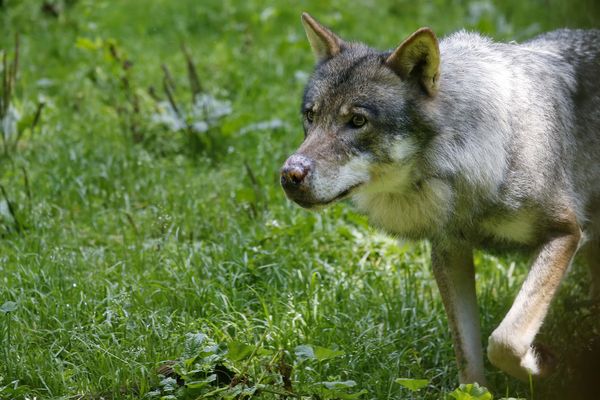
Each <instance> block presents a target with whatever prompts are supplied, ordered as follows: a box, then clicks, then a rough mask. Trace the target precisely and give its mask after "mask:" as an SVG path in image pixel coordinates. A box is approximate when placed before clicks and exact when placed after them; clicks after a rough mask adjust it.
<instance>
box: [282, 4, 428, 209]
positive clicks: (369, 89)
mask: <svg viewBox="0 0 600 400" xmlns="http://www.w3.org/2000/svg"><path fill="white" fill-rule="evenodd" d="M302 23H303V25H304V28H305V30H306V34H307V36H308V40H309V42H310V45H311V47H312V50H313V52H314V54H315V56H316V58H317V66H316V68H315V71H314V73H313V75H312V77H311V79H310V82H309V83H308V85H307V87H306V90H305V93H304V99H303V103H302V115H303V121H304V132H305V139H304V142H303V143H302V145H301V146H300V148H299V149H298V150H297V151H296V153H295V154H293V155H292V156H291V157H289V158H288V159H287V161H286V162H285V164H284V166H283V168H282V169H281V184H282V186H283V188H284V189H285V192H286V194H287V196H288V197H289V198H290V199H292V200H293V201H295V202H296V203H298V204H300V205H301V206H303V207H306V208H317V207H319V206H324V205H327V204H330V203H332V202H335V201H337V200H340V199H342V198H345V197H347V196H350V195H354V194H358V193H361V192H364V191H378V190H402V187H401V186H402V185H406V184H411V183H412V184H414V183H416V182H417V181H418V171H417V168H415V162H416V161H415V160H416V159H417V158H418V154H419V151H420V149H421V148H422V146H423V145H424V142H426V141H427V140H428V136H429V132H428V129H427V126H426V124H425V123H424V122H423V120H424V119H423V117H422V116H421V115H420V114H421V111H420V110H422V109H423V108H424V107H425V108H426V107H427V102H428V101H429V100H430V99H432V98H433V97H434V96H435V95H436V91H437V84H438V76H439V58H440V57H439V49H438V43H437V39H436V37H435V35H434V34H433V32H432V31H431V30H429V29H427V28H422V29H420V30H418V31H417V32H415V33H413V34H412V35H411V36H410V37H409V38H408V39H406V40H405V41H404V42H402V43H401V44H400V46H398V48H396V49H395V50H394V51H392V52H383V53H382V52H378V51H376V50H373V49H371V48H369V47H367V46H365V45H362V44H358V43H349V42H345V41H343V40H342V39H340V38H339V37H338V36H337V35H335V34H334V33H332V32H331V31H330V30H329V29H327V28H326V27H324V26H322V25H320V24H319V23H318V22H317V21H315V20H314V19H313V18H312V17H311V16H310V15H308V14H306V13H305V14H303V15H302ZM390 180H391V181H390ZM384 182H385V185H384ZM390 185H391V186H396V187H392V188H390ZM382 186H385V189H383V187H382Z"/></svg>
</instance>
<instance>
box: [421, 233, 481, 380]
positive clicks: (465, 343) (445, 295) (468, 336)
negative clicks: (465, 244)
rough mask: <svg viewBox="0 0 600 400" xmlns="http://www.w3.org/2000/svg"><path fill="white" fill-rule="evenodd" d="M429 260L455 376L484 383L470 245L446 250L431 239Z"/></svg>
mask: <svg viewBox="0 0 600 400" xmlns="http://www.w3.org/2000/svg"><path fill="white" fill-rule="evenodd" d="M431 263H432V267H433V273H434V276H435V280H436V282H437V285H438V288H439V290H440V294H441V296H442V301H443V303H444V308H445V309H446V314H447V315H448V323H449V325H450V331H451V334H452V339H453V342H454V352H455V354H456V361H457V363H458V369H459V380H460V382H461V383H473V382H477V383H479V384H482V385H485V376H484V372H483V351H482V345H481V332H480V328H479V310H478V307H477V295H476V293H475V269H474V267H473V252H472V249H471V248H460V247H458V246H457V247H452V249H451V250H446V247H445V246H441V245H438V244H436V243H433V245H432V250H431Z"/></svg>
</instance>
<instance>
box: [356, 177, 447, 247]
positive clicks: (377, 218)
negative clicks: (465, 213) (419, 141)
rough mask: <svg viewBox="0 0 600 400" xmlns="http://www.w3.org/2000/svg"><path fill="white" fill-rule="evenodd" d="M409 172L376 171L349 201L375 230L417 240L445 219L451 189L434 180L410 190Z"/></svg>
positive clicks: (433, 229) (432, 230) (435, 228)
mask: <svg viewBox="0 0 600 400" xmlns="http://www.w3.org/2000/svg"><path fill="white" fill-rule="evenodd" d="M410 170H411V168H410V167H409V166H406V168H402V169H401V170H400V171H399V170H397V169H395V170H394V171H393V172H389V171H380V174H378V175H379V176H375V177H374V178H373V180H372V181H371V182H370V183H369V184H368V185H367V186H366V187H365V188H363V189H362V190H360V191H359V192H357V193H356V194H355V195H354V196H353V197H352V200H353V201H354V203H355V204H356V206H357V207H358V208H359V209H360V210H361V211H362V212H364V213H366V214H367V215H368V216H369V218H370V221H371V223H373V224H374V225H375V226H377V227H380V228H382V229H384V230H385V231H387V232H389V233H392V234H397V235H401V236H406V237H420V236H423V235H425V234H428V233H431V232H435V231H436V230H437V228H440V227H441V226H442V224H443V222H444V221H445V220H446V219H447V218H448V213H449V210H450V208H451V203H452V189H451V188H450V187H449V186H448V185H447V184H446V183H445V182H443V181H441V180H437V179H430V180H428V181H426V182H424V183H423V184H422V185H421V186H420V187H419V188H415V187H411V184H409V182H411V180H410V179H409V177H408V176H407V175H408V174H410Z"/></svg>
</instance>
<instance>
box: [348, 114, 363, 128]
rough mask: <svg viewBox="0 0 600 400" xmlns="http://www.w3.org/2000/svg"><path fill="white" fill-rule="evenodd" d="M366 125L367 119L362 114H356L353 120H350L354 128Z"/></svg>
mask: <svg viewBox="0 0 600 400" xmlns="http://www.w3.org/2000/svg"><path fill="white" fill-rule="evenodd" d="M366 123H367V119H366V118H365V116H364V115H360V114H354V115H353V116H352V119H351V120H350V124H351V125H352V127H353V128H360V127H361V126H363V125H364V124H366Z"/></svg>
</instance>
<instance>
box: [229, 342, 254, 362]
mask: <svg viewBox="0 0 600 400" xmlns="http://www.w3.org/2000/svg"><path fill="white" fill-rule="evenodd" d="M255 349H256V346H250V345H248V344H245V343H241V342H236V341H233V342H229V343H227V358H228V359H230V360H231V361H241V360H245V359H246V358H248V357H250V355H252V352H254V350H255Z"/></svg>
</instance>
